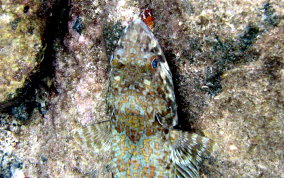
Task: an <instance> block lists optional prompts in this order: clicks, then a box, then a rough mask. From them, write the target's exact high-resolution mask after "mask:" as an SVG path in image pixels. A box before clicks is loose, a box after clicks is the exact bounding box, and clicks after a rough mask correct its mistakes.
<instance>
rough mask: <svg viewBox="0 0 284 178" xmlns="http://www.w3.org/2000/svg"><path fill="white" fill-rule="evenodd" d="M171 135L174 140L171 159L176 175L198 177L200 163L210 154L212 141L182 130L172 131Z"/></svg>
mask: <svg viewBox="0 0 284 178" xmlns="http://www.w3.org/2000/svg"><path fill="white" fill-rule="evenodd" d="M171 137H172V141H174V146H173V150H172V152H171V159H172V160H173V162H174V164H175V175H176V177H192V178H195V177H199V166H200V163H201V162H202V160H203V159H204V158H207V157H208V156H209V155H210V152H211V151H212V149H213V146H214V143H213V141H212V140H210V139H209V138H206V137H202V136H199V135H197V134H194V133H188V132H184V131H173V132H172V133H171Z"/></svg>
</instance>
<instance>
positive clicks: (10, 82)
mask: <svg viewBox="0 0 284 178" xmlns="http://www.w3.org/2000/svg"><path fill="white" fill-rule="evenodd" d="M48 3H49V2H48V1H46V2H42V1H37V0H28V1H25V2H23V1H9V0H2V1H0V34H1V37H0V49H1V50H0V59H1V60H0V102H3V101H5V100H7V99H12V98H14V97H15V96H16V93H15V92H16V90H17V89H18V88H22V87H23V85H24V82H25V80H26V79H27V77H28V76H29V75H31V72H33V71H34V70H35V67H36V66H37V65H38V64H39V63H40V62H41V61H42V58H43V55H42V54H43V51H44V46H43V41H42V38H43V33H44V30H45V23H46V21H45V20H46V18H45V16H46V15H48V14H46V13H47V12H45V11H46V10H48V6H49V5H50V4H48Z"/></svg>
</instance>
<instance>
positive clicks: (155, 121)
mask: <svg viewBox="0 0 284 178" xmlns="http://www.w3.org/2000/svg"><path fill="white" fill-rule="evenodd" d="M153 61H155V62H157V63H156V64H157V65H155V64H154V65H153V66H152V62H153ZM110 63H111V71H110V78H109V80H110V83H109V91H108V95H107V104H108V112H109V114H110V117H111V120H110V121H108V122H103V123H100V124H95V125H92V126H88V127H85V128H83V129H81V130H79V131H78V132H77V133H76V135H75V139H76V140H77V141H78V143H80V144H81V145H83V146H84V145H86V146H85V147H88V148H91V149H92V150H93V151H94V152H98V151H100V150H108V148H110V149H111V152H112V154H113V155H112V156H113V159H112V162H111V165H112V169H113V175H114V177H199V172H198V169H199V163H200V162H201V161H202V159H201V158H202V157H204V156H207V155H208V153H209V152H208V151H207V150H208V149H209V148H211V147H212V142H211V141H210V140H209V139H208V138H205V137H201V136H199V135H197V134H190V133H187V132H183V131H178V130H174V129H173V126H174V125H175V124H176V123H177V106H176V102H175V95H174V87H173V83H172V75H171V72H170V70H169V67H168V64H167V62H166V59H165V56H164V54H163V52H162V49H161V47H160V45H159V43H158V41H157V39H156V38H155V37H154V35H153V33H152V32H151V30H150V29H149V28H148V26H147V25H145V23H144V22H143V21H141V20H140V19H137V20H134V21H133V22H132V23H131V24H130V25H129V26H128V27H127V28H126V29H125V31H124V34H123V35H122V37H121V39H120V40H119V42H118V47H117V48H116V49H115V51H114V53H113V57H112V59H111V62H110Z"/></svg>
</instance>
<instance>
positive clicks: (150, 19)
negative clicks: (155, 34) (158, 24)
mask: <svg viewBox="0 0 284 178" xmlns="http://www.w3.org/2000/svg"><path fill="white" fill-rule="evenodd" d="M141 19H142V20H143V21H144V23H145V24H146V25H147V26H148V27H149V28H150V29H151V30H153V29H154V26H155V23H154V20H155V18H154V16H153V10H152V9H149V8H146V9H145V10H143V12H142V13H141Z"/></svg>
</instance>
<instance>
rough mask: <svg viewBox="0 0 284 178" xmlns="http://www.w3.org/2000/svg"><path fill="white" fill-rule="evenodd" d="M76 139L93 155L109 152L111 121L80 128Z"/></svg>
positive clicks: (76, 132)
mask: <svg viewBox="0 0 284 178" xmlns="http://www.w3.org/2000/svg"><path fill="white" fill-rule="evenodd" d="M74 138H75V140H76V142H77V143H78V144H80V145H81V146H82V147H83V148H86V150H89V151H92V152H93V153H99V152H101V151H109V150H110V147H111V129H110V121H104V122H100V123H96V124H92V125H89V126H86V127H83V128H80V129H78V130H76V131H75V134H74Z"/></svg>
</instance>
